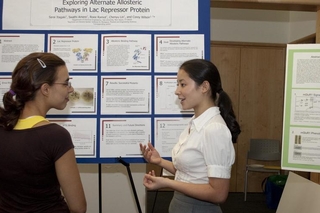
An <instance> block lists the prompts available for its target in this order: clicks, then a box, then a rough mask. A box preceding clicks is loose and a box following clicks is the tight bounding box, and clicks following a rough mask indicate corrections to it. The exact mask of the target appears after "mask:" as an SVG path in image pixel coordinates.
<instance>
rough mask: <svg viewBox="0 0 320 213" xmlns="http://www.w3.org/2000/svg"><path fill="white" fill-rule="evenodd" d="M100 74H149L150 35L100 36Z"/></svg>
mask: <svg viewBox="0 0 320 213" xmlns="http://www.w3.org/2000/svg"><path fill="white" fill-rule="evenodd" d="M101 72H151V35H148V34H103V35H101Z"/></svg>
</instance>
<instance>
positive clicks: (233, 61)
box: [211, 45, 240, 192]
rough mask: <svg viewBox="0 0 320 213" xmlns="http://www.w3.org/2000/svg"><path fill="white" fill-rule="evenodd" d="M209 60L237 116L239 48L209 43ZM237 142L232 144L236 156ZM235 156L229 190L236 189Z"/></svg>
mask: <svg viewBox="0 0 320 213" xmlns="http://www.w3.org/2000/svg"><path fill="white" fill-rule="evenodd" d="M211 61H212V62H213V63H214V64H215V65H216V66H217V68H218V70H219V72H220V76H221V81H222V87H223V90H224V91H226V92H227V93H228V94H229V96H230V98H231V100H232V101H233V107H234V111H235V114H236V116H238V114H239V113H238V109H239V107H238V102H239V72H240V48H239V47H226V46H220V45H211ZM237 146H238V145H237V143H236V144H234V148H235V152H236V156H238V155H237V152H238V151H237V149H238V148H237ZM237 160H238V159H237V158H236V162H235V164H234V166H233V167H232V171H231V182H230V191H231V192H235V191H236V186H237V185H236V184H237Z"/></svg>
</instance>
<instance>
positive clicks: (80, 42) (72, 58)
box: [48, 34, 98, 73]
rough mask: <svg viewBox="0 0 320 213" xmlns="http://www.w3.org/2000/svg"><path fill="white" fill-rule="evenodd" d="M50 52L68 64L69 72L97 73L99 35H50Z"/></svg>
mask: <svg viewBox="0 0 320 213" xmlns="http://www.w3.org/2000/svg"><path fill="white" fill-rule="evenodd" d="M48 52H52V53H54V54H56V55H58V56H60V57H61V58H63V60H64V61H65V62H66V65H67V67H68V69H69V72H71V73H72V72H97V52H98V35H97V34H49V35H48Z"/></svg>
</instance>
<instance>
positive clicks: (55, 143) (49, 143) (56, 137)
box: [44, 124, 74, 162]
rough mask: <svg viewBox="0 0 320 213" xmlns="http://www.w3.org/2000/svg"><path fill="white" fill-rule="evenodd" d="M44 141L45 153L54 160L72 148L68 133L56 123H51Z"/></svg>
mask: <svg viewBox="0 0 320 213" xmlns="http://www.w3.org/2000/svg"><path fill="white" fill-rule="evenodd" d="M45 143H46V145H44V146H45V147H46V153H47V155H49V157H50V158H51V159H52V160H53V161H54V162H55V161H57V160H58V159H59V158H60V157H61V156H62V155H64V154H65V153H66V152H67V151H69V150H70V149H72V148H74V145H73V143H72V139H71V135H70V133H69V132H68V131H67V130H66V129H65V128H63V127H62V126H60V125H57V124H51V128H50V133H47V140H46V142H45Z"/></svg>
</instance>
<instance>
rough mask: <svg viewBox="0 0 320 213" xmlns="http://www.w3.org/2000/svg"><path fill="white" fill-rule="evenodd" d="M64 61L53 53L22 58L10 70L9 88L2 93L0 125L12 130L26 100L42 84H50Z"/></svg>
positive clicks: (32, 95)
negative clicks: (10, 80) (10, 81)
mask: <svg viewBox="0 0 320 213" xmlns="http://www.w3.org/2000/svg"><path fill="white" fill-rule="evenodd" d="M63 65H65V62H64V61H63V60H62V59H61V58H60V57H58V56H57V55H55V54H53V53H44V52H35V53H31V54H29V55H27V56H25V57H24V58H22V59H21V60H20V61H19V62H18V64H17V65H16V67H15V68H14V70H13V72H12V83H11V86H10V90H9V91H8V92H6V93H5V94H4V95H3V106H4V107H0V126H1V127H3V128H4V129H6V130H12V129H13V128H14V126H15V125H16V123H17V121H18V119H19V116H20V112H21V110H22V109H23V108H24V105H25V103H26V102H28V101H31V100H33V99H34V97H35V94H36V91H37V90H38V89H39V88H40V87H41V85H42V84H44V83H48V84H49V85H52V84H53V83H54V81H55V80H56V71H57V68H58V67H59V66H63Z"/></svg>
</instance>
